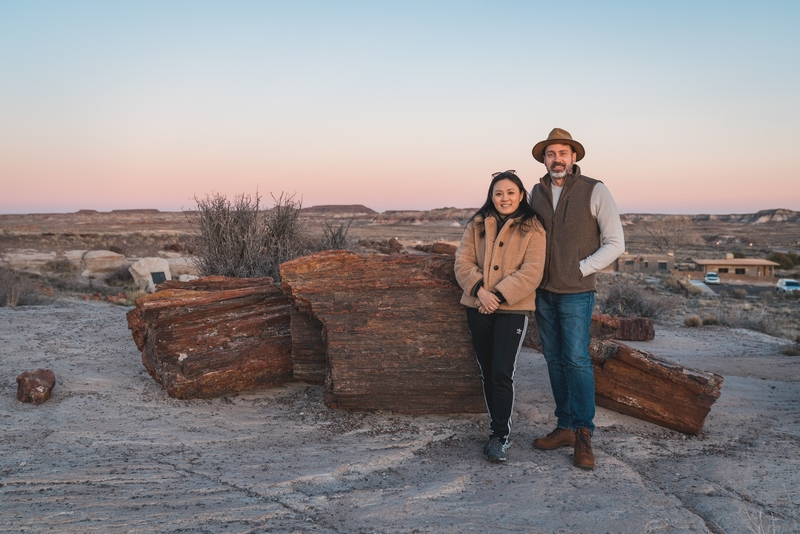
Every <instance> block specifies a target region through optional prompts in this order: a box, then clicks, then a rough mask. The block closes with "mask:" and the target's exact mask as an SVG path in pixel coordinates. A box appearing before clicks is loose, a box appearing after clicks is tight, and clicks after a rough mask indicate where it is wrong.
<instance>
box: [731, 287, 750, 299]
mask: <svg viewBox="0 0 800 534" xmlns="http://www.w3.org/2000/svg"><path fill="white" fill-rule="evenodd" d="M729 293H730V296H731V297H733V298H735V299H739V300H743V299H746V298H747V291H745V290H744V289H739V288H737V289H731V290H730V292H729Z"/></svg>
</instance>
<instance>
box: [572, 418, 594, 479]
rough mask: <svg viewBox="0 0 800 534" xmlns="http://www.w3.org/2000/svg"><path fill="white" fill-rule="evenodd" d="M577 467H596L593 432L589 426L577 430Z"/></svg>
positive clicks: (575, 461) (575, 459) (575, 460)
mask: <svg viewBox="0 0 800 534" xmlns="http://www.w3.org/2000/svg"><path fill="white" fill-rule="evenodd" d="M573 461H574V463H575V467H580V468H581V469H594V453H593V452H592V433H591V431H590V430H589V429H588V428H579V429H577V430H575V458H574V460H573Z"/></svg>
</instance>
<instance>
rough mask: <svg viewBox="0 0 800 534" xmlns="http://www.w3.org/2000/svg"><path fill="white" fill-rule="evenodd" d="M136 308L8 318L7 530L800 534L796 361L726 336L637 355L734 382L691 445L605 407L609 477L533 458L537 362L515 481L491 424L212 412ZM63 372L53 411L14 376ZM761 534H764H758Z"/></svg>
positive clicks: (754, 337) (659, 343)
mask: <svg viewBox="0 0 800 534" xmlns="http://www.w3.org/2000/svg"><path fill="white" fill-rule="evenodd" d="M126 311H127V309H126V308H122V307H115V306H112V305H109V304H105V303H93V302H90V303H84V302H71V301H62V302H59V303H57V304H55V305H50V306H42V307H25V308H17V309H10V308H0V392H2V395H0V430H1V431H0V532H14V533H16V532H59V533H62V532H70V533H72V532H80V533H93V532H98V533H100V532H102V533H114V532H133V533H150V532H213V533H216V532H236V533H245V532H280V533H282V532H319V533H356V532H409V533H411V532H431V533H433V532H445V533H449V532H452V533H456V532H459V533H460V532H487V531H493V532H548V533H549V532H579V533H590V532H591V533H595V532H627V533H635V532H636V533H638V532H670V533H683V532H714V533H723V532H724V533H728V534H733V533H745V532H762V531H763V532H797V531H798V530H800V526H799V525H800V497H799V496H800V460H799V459H798V458H800V445H798V443H800V358H798V357H789V356H783V355H781V354H780V353H779V352H778V349H779V347H780V346H781V345H782V344H784V343H785V341H783V340H778V339H775V338H771V337H768V336H764V335H761V334H756V333H752V332H746V331H738V330H737V331H733V330H728V329H724V328H720V327H704V328H701V329H688V328H685V327H683V326H677V325H675V326H664V325H660V326H659V327H658V329H657V334H656V339H655V340H654V341H652V342H649V343H636V344H635V345H636V346H637V347H640V348H645V349H647V350H650V351H652V352H654V353H656V354H658V355H660V356H663V357H667V358H670V359H673V360H675V361H677V362H679V363H681V364H684V365H687V366H690V367H693V368H698V369H705V370H709V371H714V372H717V373H720V374H722V375H724V376H725V382H724V385H723V389H722V396H721V397H720V399H719V400H718V401H717V403H716V404H715V405H714V407H713V409H712V411H711V413H710V415H709V417H708V418H707V420H706V425H705V428H704V430H703V432H702V433H701V434H700V435H699V436H696V437H687V436H684V435H682V434H679V433H676V432H672V431H669V430H666V429H663V428H660V427H658V426H655V425H652V424H649V423H646V422H643V421H640V420H637V419H634V418H631V417H627V416H624V415H620V414H617V413H614V412H611V411H608V410H604V409H599V410H598V416H597V419H596V423H597V426H598V430H597V432H596V433H595V438H594V445H595V452H596V454H597V460H598V466H597V468H596V469H595V470H594V471H591V472H585V471H581V470H578V469H576V468H574V467H573V466H572V463H571V451H569V450H568V449H560V450H556V451H548V452H545V451H538V450H533V449H532V448H531V445H530V443H531V440H532V439H533V438H534V437H535V436H538V435H542V434H544V433H546V432H548V431H549V430H550V429H551V428H552V427H553V424H554V419H553V416H552V411H553V404H552V399H551V396H550V391H549V385H548V379H547V375H546V369H545V364H544V360H543V358H542V356H541V355H540V354H539V353H537V352H534V351H531V350H527V349H526V350H524V351H523V353H522V354H521V357H520V362H519V366H518V371H517V402H516V406H515V412H516V415H515V419H514V423H515V425H514V432H513V435H512V437H513V439H514V446H513V447H512V448H511V449H510V451H509V460H508V462H507V463H506V464H505V465H493V464H489V463H488V462H486V461H485V460H484V459H483V456H482V454H481V447H482V445H483V443H484V441H485V438H486V435H487V426H488V424H487V417H486V416H485V415H448V416H444V415H441V416H403V415H396V414H391V413H348V412H344V411H339V410H330V409H328V408H326V407H325V406H324V405H323V403H322V392H321V389H322V388H321V387H319V386H310V385H306V384H303V383H294V384H290V385H286V386H284V387H278V388H275V389H268V390H262V391H258V392H252V393H247V394H244V395H239V396H229V397H223V398H216V399H208V400H191V401H182V400H176V399H171V398H169V397H168V396H167V395H166V394H165V393H164V392H163V391H162V390H161V388H160V387H159V386H158V385H157V384H156V383H155V382H154V381H153V380H152V379H151V378H150V376H149V375H148V374H147V373H146V371H145V369H144V367H143V366H142V364H141V356H140V354H139V353H138V351H137V350H136V347H135V345H134V343H133V340H132V339H131V336H130V333H129V331H128V329H127V327H126V322H125V312H126ZM39 367H42V368H48V369H52V370H53V371H54V372H55V374H56V380H57V385H56V387H55V389H54V391H53V396H52V398H51V399H50V400H49V401H48V402H46V403H45V404H43V405H40V406H33V405H27V404H22V403H20V402H18V401H17V400H16V398H15V393H16V383H15V378H16V376H17V375H18V374H20V373H21V372H23V371H26V370H32V369H35V368H39ZM758 528H761V529H763V530H757V529H758Z"/></svg>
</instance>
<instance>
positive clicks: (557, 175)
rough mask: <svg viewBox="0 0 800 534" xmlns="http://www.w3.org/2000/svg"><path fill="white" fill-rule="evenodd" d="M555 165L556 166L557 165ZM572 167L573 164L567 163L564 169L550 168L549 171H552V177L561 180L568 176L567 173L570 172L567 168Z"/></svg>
mask: <svg viewBox="0 0 800 534" xmlns="http://www.w3.org/2000/svg"><path fill="white" fill-rule="evenodd" d="M553 167H555V165H554V166H553ZM559 167H561V165H559ZM571 167H572V166H571V165H565V166H564V170H563V171H555V170H553V168H550V169H548V172H549V173H550V178H553V179H555V180H561V179H562V178H566V177H567V174H569V172H568V171H567V169H570V168H571Z"/></svg>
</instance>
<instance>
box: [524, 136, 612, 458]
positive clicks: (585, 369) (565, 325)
mask: <svg viewBox="0 0 800 534" xmlns="http://www.w3.org/2000/svg"><path fill="white" fill-rule="evenodd" d="M532 152H533V157H534V159H536V161H539V162H541V163H544V165H545V167H546V168H547V174H546V175H545V176H544V177H543V178H542V179H541V180H539V183H538V184H536V185H535V186H534V187H533V189H532V190H531V206H532V207H533V209H534V210H535V211H536V213H537V214H538V215H539V216H540V217H541V219H542V221H543V224H544V227H545V230H546V232H547V238H546V239H547V240H546V247H547V255H546V257H545V265H544V276H543V278H542V282H541V284H540V285H539V288H538V290H537V291H536V312H535V315H536V324H537V325H538V327H539V334H540V336H541V339H542V352H543V353H544V357H545V360H546V361H547V370H548V373H549V375H550V387H551V388H552V390H553V397H554V398H555V401H556V411H555V415H556V417H557V418H558V422H557V426H556V429H555V430H553V431H552V432H551V433H550V434H548V435H547V436H546V437H543V438H537V439H535V440H534V441H533V446H534V447H536V448H539V449H545V450H551V449H557V448H559V447H566V446H572V447H574V451H575V452H574V457H573V461H574V463H575V465H576V466H577V467H581V468H583V469H593V468H594V464H595V459H594V453H593V452H592V441H591V437H592V433H593V432H594V415H595V403H594V369H593V368H592V361H591V358H590V357H589V338H590V328H591V324H592V309H593V308H594V293H595V273H596V272H597V271H599V270H600V269H603V268H604V267H606V266H607V265H609V264H610V263H611V262H612V261H614V260H615V259H616V258H617V257H619V255H620V254H622V253H623V252H624V251H625V236H624V234H623V232H622V223H621V222H620V220H619V212H618V211H617V206H616V204H615V203H614V199H613V198H612V196H611V193H610V192H609V191H608V188H607V187H606V186H605V185H604V184H603V182H600V181H598V180H594V179H592V178H589V177H588V176H584V175H583V174H581V169H580V167H578V165H576V163H577V162H578V161H580V160H581V159H583V156H584V154H585V153H586V151H585V150H584V148H583V145H581V144H580V143H578V142H577V141H575V140H573V139H572V136H571V135H570V134H569V132H567V131H566V130H562V129H561V128H555V129H554V130H553V131H551V132H550V135H549V136H548V137H547V139H546V140H544V141H541V142H540V143H537V144H536V145H535V146H534V147H533V150H532Z"/></svg>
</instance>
